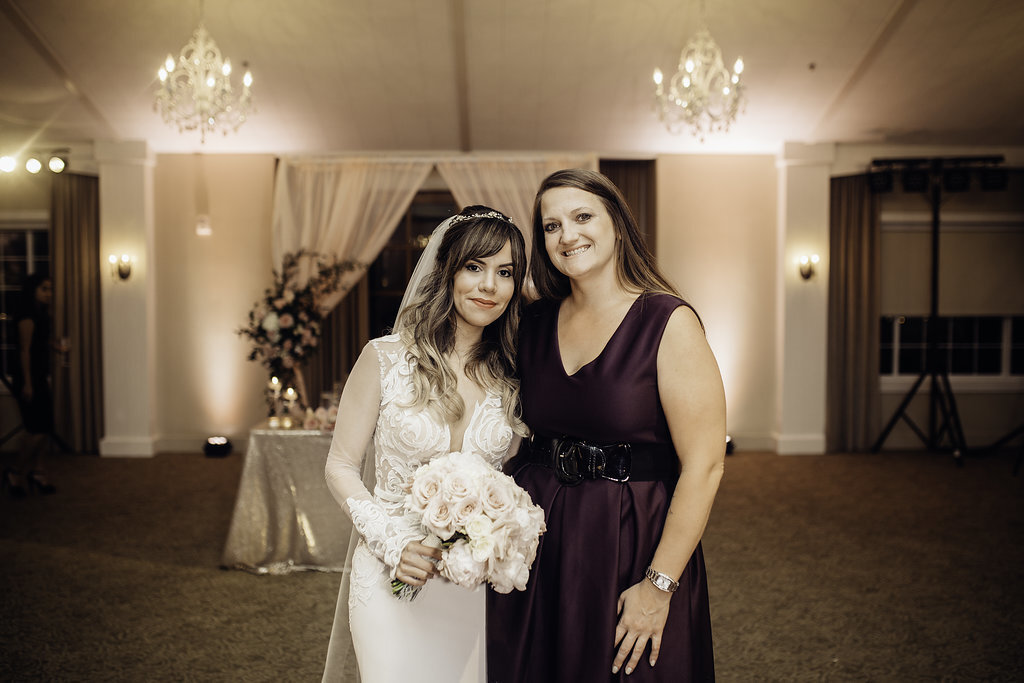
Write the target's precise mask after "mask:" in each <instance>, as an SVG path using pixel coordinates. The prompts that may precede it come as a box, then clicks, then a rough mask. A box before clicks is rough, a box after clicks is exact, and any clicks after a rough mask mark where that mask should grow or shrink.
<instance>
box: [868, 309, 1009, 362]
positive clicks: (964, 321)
mask: <svg viewBox="0 0 1024 683" xmlns="http://www.w3.org/2000/svg"><path fill="white" fill-rule="evenodd" d="M933 324H934V326H935V329H932V330H929V327H930V326H931V325H933ZM929 332H931V334H934V335H935V349H936V359H935V362H936V370H938V371H940V372H945V373H947V374H949V375H951V376H953V375H966V376H987V377H1003V376H1010V375H1017V376H1024V316H1008V317H999V316H954V317H939V318H937V319H936V320H935V322H934V323H933V322H932V320H931V319H930V318H929V317H926V316H902V315H900V316H883V317H882V324H881V330H880V334H879V349H880V354H879V366H878V371H879V374H881V375H882V376H883V377H885V376H900V375H919V374H920V373H922V372H924V371H925V370H927V369H928V358H927V350H928V335H929Z"/></svg>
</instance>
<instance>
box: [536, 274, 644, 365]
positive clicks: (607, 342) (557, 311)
mask: <svg viewBox="0 0 1024 683" xmlns="http://www.w3.org/2000/svg"><path fill="white" fill-rule="evenodd" d="M643 296H644V295H643V293H641V294H640V295H638V296H637V297H636V298H635V299H633V303H631V304H630V305H629V308H627V309H626V313H625V315H623V316H622V319H621V320H619V324H618V325H616V326H615V330H614V331H612V333H611V336H609V337H608V339H606V340H605V342H604V346H602V347H601V350H600V351H598V352H597V355H596V356H594V357H593V358H591V359H590V360H588V361H587V362H586V363H584V364H582V365H581V366H579V367H578V368H576V371H575V372H569V370H568V368H566V367H565V360H564V359H563V358H562V340H561V339H559V338H558V328H559V325H560V323H561V320H560V316H561V312H562V304H561V303H559V304H558V308H556V309H555V354H556V355H557V356H558V365H559V367H561V368H562V373H564V374H565V376H566V377H576V376H577V375H579V374H580V373H581V372H582V371H583V369H584V368H586V367H589V366H591V365H593V364H594V363H596V362H597V361H598V360H600V358H601V356H603V355H604V352H605V349H607V348H608V346H609V345H610V344H611V343H612V340H613V339H615V335H617V334H618V333H619V330H621V329H622V324H623V323H625V322H626V319H627V318H629V315H630V314H631V313H632V312H633V309H634V308H635V307H636V304H637V302H638V301H640V299H642V298H643Z"/></svg>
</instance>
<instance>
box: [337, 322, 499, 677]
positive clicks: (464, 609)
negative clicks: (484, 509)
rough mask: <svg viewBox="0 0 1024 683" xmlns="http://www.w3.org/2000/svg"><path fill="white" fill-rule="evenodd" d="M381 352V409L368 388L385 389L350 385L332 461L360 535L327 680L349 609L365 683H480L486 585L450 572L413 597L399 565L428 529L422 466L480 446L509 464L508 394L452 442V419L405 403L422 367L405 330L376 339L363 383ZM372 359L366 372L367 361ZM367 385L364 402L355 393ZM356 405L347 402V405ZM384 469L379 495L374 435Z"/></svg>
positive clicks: (485, 406) (481, 407)
mask: <svg viewBox="0 0 1024 683" xmlns="http://www.w3.org/2000/svg"><path fill="white" fill-rule="evenodd" d="M374 353H375V355H376V361H377V364H378V366H379V367H378V369H379V396H380V404H379V408H377V406H376V405H374V402H373V401H372V399H371V400H366V399H367V398H368V396H367V395H368V394H369V395H371V396H372V394H374V393H375V392H374V389H375V387H373V386H364V387H362V391H360V387H359V386H358V385H357V386H349V387H346V395H349V397H350V398H349V400H348V401H346V399H343V400H342V404H341V408H340V410H339V414H338V423H337V425H336V427H335V431H334V439H333V441H332V443H331V450H330V454H329V455H328V458H327V483H328V486H329V487H330V489H331V493H332V494H333V495H334V497H335V499H336V500H337V501H338V503H339V504H341V506H342V507H343V508H344V509H345V511H346V512H347V513H348V514H349V516H350V517H351V518H352V523H353V526H354V528H355V529H356V530H357V531H358V533H359V534H360V537H361V538H360V540H359V543H358V545H357V546H356V549H355V552H354V554H353V556H352V573H351V580H350V588H349V591H348V593H349V594H348V605H347V610H345V607H346V606H345V605H344V604H342V602H343V601H344V592H345V591H344V586H343V590H342V592H341V594H340V595H339V605H338V609H337V613H336V616H335V625H334V629H333V630H332V633H331V646H330V649H329V654H328V663H327V667H326V669H325V675H324V679H325V680H331V679H334V678H336V677H337V675H338V673H337V672H338V668H337V662H333V663H332V662H331V661H330V660H331V658H332V656H333V655H332V653H336V652H339V651H341V650H342V647H341V646H339V645H338V643H337V642H336V640H337V639H340V638H343V637H345V635H346V634H345V633H344V631H343V629H344V627H345V626H346V624H345V623H339V621H343V620H344V618H345V612H346V611H347V613H348V622H349V624H350V628H351V637H352V644H353V646H354V649H355V653H356V657H357V659H358V663H359V673H360V676H361V680H362V683H376V682H381V683H398V682H404V681H418V682H425V681H437V682H438V683H457V682H465V683H476V682H478V681H484V680H486V652H485V651H484V647H485V645H484V644H485V642H486V641H485V637H484V635H485V634H484V628H485V626H484V623H485V620H484V595H485V593H484V591H485V589H484V587H482V586H480V587H477V588H476V589H475V590H467V589H465V588H460V587H458V586H456V585H455V584H452V583H449V582H448V581H446V580H445V579H443V578H440V577H436V578H433V579H431V580H429V581H428V582H427V584H426V585H425V586H424V587H423V588H422V589H421V590H420V592H419V595H418V596H417V597H416V599H415V600H413V601H406V600H398V599H397V598H395V597H394V596H393V595H392V593H391V580H392V579H393V578H394V568H395V566H396V565H397V563H398V561H399V558H400V557H401V554H402V549H403V548H404V547H405V545H406V544H407V543H408V542H409V541H412V540H417V541H418V540H421V539H422V538H423V537H424V535H425V534H424V532H423V530H422V529H421V528H420V527H419V525H418V524H417V522H416V520H415V519H413V518H410V517H409V516H407V514H406V513H405V510H404V508H403V504H404V501H405V494H406V492H407V490H408V485H409V483H410V481H411V480H412V476H413V473H414V472H415V471H416V468H417V467H419V465H421V464H423V463H425V462H427V461H429V460H430V459H431V458H433V457H435V456H438V455H443V454H445V453H448V452H450V451H451V450H452V447H453V446H454V447H455V449H456V450H462V451H463V452H475V453H478V454H480V455H481V456H483V457H484V459H486V460H487V461H488V462H490V463H492V464H493V465H494V466H495V467H496V468H500V467H501V465H502V463H503V462H504V460H505V459H506V457H507V456H508V455H509V449H510V446H511V444H512V441H513V432H512V429H511V427H510V426H509V424H508V421H507V419H506V418H505V413H504V411H503V409H502V406H501V400H500V397H499V396H497V395H494V394H488V395H487V397H486V398H485V399H484V400H483V401H482V402H480V403H478V404H477V405H476V406H475V408H473V407H471V406H467V410H472V411H473V412H472V417H471V419H470V422H469V424H468V426H467V427H466V432H465V436H464V437H463V441H462V444H461V448H460V447H459V445H458V444H451V433H450V430H449V427H448V425H446V424H443V423H439V422H438V420H437V418H435V417H434V416H433V415H432V414H431V413H430V411H427V410H421V411H416V410H413V409H410V408H408V407H405V406H406V404H407V403H408V402H409V398H410V397H411V395H412V380H411V372H412V368H413V366H412V364H411V363H410V362H409V360H408V359H407V357H406V353H405V348H404V346H403V345H402V343H401V341H400V340H399V338H398V335H390V336H387V337H381V338H379V339H375V340H373V341H371V342H370V344H369V345H368V346H367V347H366V349H364V351H363V354H362V356H361V357H360V360H359V361H358V362H357V363H356V367H355V368H353V371H352V376H351V377H350V379H349V384H352V382H353V381H355V382H357V383H358V382H359V381H361V380H360V377H361V378H362V381H364V382H366V381H367V380H370V381H372V376H370V375H369V369H368V364H369V363H370V362H371V361H372V359H371V358H370V357H369V356H372V355H373V354H374ZM361 364H362V372H360V367H359V366H360V365H361ZM350 390H352V391H359V393H360V396H359V398H360V399H361V401H356V400H353V399H352V398H351V394H350ZM346 404H347V405H346ZM371 433H372V439H373V454H374V461H375V465H376V486H375V487H374V491H373V495H372V496H371V495H370V492H369V491H368V490H367V489H366V486H365V485H364V484H363V480H362V477H361V461H362V458H363V454H364V450H365V446H366V444H367V443H368V442H369V439H370V434H371Z"/></svg>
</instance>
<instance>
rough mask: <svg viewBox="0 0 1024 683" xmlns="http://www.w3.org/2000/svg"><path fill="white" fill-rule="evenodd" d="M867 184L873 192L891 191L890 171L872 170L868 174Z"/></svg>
mask: <svg viewBox="0 0 1024 683" xmlns="http://www.w3.org/2000/svg"><path fill="white" fill-rule="evenodd" d="M868 186H869V187H870V188H871V191H872V192H874V193H875V194H883V193H885V192H892V171H889V170H885V171H874V172H873V173H869V174H868Z"/></svg>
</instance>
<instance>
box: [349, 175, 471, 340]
mask: <svg viewBox="0 0 1024 683" xmlns="http://www.w3.org/2000/svg"><path fill="white" fill-rule="evenodd" d="M458 210H459V209H458V207H457V206H456V205H455V198H454V197H452V194H451V193H450V192H448V191H444V190H422V191H420V192H418V193H417V194H416V197H415V198H414V199H413V201H412V204H411V205H410V206H409V210H408V211H406V213H405V215H404V216H402V220H401V221H400V222H399V224H398V227H397V228H395V231H394V232H393V233H392V234H391V239H390V240H389V241H388V243H387V246H385V247H384V249H383V251H381V253H380V256H378V257H377V260H376V261H374V262H373V265H371V266H370V272H369V277H368V283H369V287H370V336H371V337H378V336H380V335H383V334H386V333H387V332H389V331H390V330H391V327H392V326H393V325H394V324H395V317H396V316H397V315H398V307H399V306H400V305H401V303H402V295H403V294H405V286H406V284H407V283H408V282H409V278H410V277H411V276H412V270H413V268H415V267H416V261H417V260H418V259H419V257H420V254H421V253H422V252H423V247H425V246H426V245H427V240H428V238H429V237H430V233H432V232H433V231H434V228H436V227H437V226H438V225H439V224H440V223H441V222H442V221H444V220H445V219H446V218H448V217H449V216H453V215H454V214H455V213H456V212H457V211H458Z"/></svg>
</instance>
